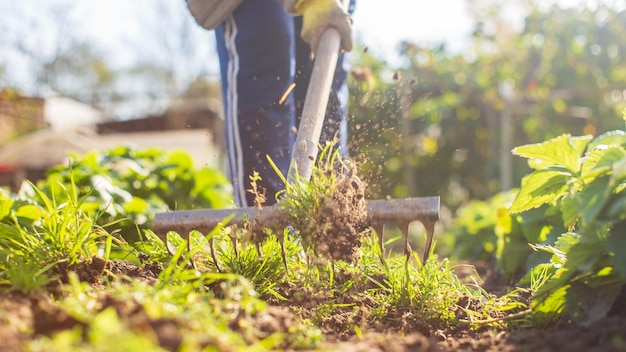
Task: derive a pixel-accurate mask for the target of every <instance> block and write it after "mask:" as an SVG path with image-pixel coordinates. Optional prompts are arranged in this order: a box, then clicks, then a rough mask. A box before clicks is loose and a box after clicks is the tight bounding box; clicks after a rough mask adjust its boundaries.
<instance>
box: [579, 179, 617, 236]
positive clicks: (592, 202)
mask: <svg viewBox="0 0 626 352" xmlns="http://www.w3.org/2000/svg"><path fill="white" fill-rule="evenodd" d="M609 181H610V178H609V177H601V178H597V179H595V180H594V181H593V182H591V183H590V184H588V185H587V187H585V188H583V190H582V191H580V192H578V193H577V197H576V204H577V207H576V208H577V211H578V215H579V218H580V221H581V226H586V225H587V224H589V223H591V222H592V221H594V220H595V218H596V217H597V216H598V214H599V213H600V211H601V210H602V209H603V208H604V205H605V204H606V202H607V200H608V199H609V196H610V188H609Z"/></svg>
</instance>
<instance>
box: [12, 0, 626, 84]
mask: <svg viewBox="0 0 626 352" xmlns="http://www.w3.org/2000/svg"><path fill="white" fill-rule="evenodd" d="M554 1H557V2H559V3H561V4H565V5H568V6H575V5H576V4H578V3H580V2H586V3H594V2H601V1H602V0H544V1H543V2H542V4H543V3H546V4H547V3H551V2H554ZM605 1H606V2H614V3H615V2H616V1H617V3H619V2H620V1H621V2H623V1H624V0H605ZM57 3H64V4H69V5H67V12H68V18H69V19H70V20H71V21H72V26H71V27H70V28H69V29H68V30H70V31H72V33H71V34H72V35H74V36H77V37H79V38H82V39H85V40H87V41H89V42H91V43H93V44H94V45H95V46H96V47H98V48H99V49H100V50H101V51H103V52H104V53H105V54H106V55H107V59H108V60H109V61H110V63H111V64H112V65H113V66H120V67H122V66H132V64H133V63H132V62H131V61H132V60H137V57H136V52H135V53H134V54H135V56H133V55H130V54H131V52H133V50H129V48H131V49H136V48H137V47H140V48H142V50H143V48H144V47H145V52H146V55H151V53H150V48H149V45H150V42H152V41H157V40H163V39H162V38H163V37H164V33H166V31H167V23H168V21H170V20H172V18H174V17H177V18H181V17H180V16H187V17H188V18H189V14H188V12H187V11H186V5H185V3H184V0H171V2H170V3H168V4H169V6H170V12H168V16H170V17H172V18H164V19H162V22H163V25H162V26H161V27H162V28H159V26H158V25H157V26H156V27H155V30H154V31H153V32H146V31H145V28H142V27H141V25H140V24H141V23H144V22H145V19H146V16H148V14H149V13H150V14H153V13H154V12H153V11H152V12H151V11H145V9H147V8H149V7H150V6H154V4H155V1H154V0H132V1H130V0H107V1H101V0H80V1H72V0H46V1H45V2H44V3H42V2H41V0H21V1H8V0H6V1H0V13H2V14H5V16H6V14H8V13H22V14H24V13H26V14H28V16H29V17H32V21H33V22H32V23H31V22H26V23H21V22H18V23H15V22H16V21H21V20H20V19H19V17H23V16H15V17H16V18H11V17H10V16H6V17H5V18H3V19H2V20H0V33H2V32H5V33H6V32H7V31H6V30H4V27H6V26H9V25H11V23H12V25H13V27H18V28H20V27H21V28H22V30H21V32H20V34H19V35H20V38H22V37H24V38H25V39H24V40H25V41H29V40H30V41H31V42H32V43H33V44H31V46H32V47H35V48H37V47H38V46H41V47H42V48H45V47H46V45H48V44H47V42H48V41H47V40H46V38H47V36H49V35H51V33H48V29H47V28H46V16H48V17H50V15H49V14H46V11H47V10H49V9H50V8H52V7H53V6H54V4H57ZM505 3H506V4H508V3H509V2H505ZM507 6H508V5H507ZM506 15H507V16H508V17H509V18H510V21H511V23H512V24H513V25H514V26H516V25H517V26H520V25H521V23H517V24H516V21H518V22H519V20H520V19H521V18H519V15H517V16H516V12H515V9H513V8H510V6H509V9H508V14H506ZM12 21H13V22H12ZM142 21H144V22H142ZM152 21H154V19H152ZM157 21H159V19H157ZM3 22H4V24H3ZM471 30H472V22H471V19H470V16H469V15H468V8H467V0H437V1H426V0H357V5H356V10H355V14H354V36H355V38H356V42H357V43H359V44H361V45H364V46H366V47H367V48H368V50H369V51H370V52H371V53H372V54H373V55H374V56H376V57H380V58H384V59H386V60H387V61H388V63H390V64H391V65H392V66H394V65H395V64H397V61H396V60H397V52H398V50H397V45H398V43H400V42H401V41H403V40H408V41H412V42H414V43H416V44H418V45H423V46H432V45H435V44H439V43H442V42H443V43H445V44H446V47H447V49H448V50H449V51H450V52H462V51H464V50H465V49H466V48H467V43H468V38H469V35H470V32H471ZM192 34H193V35H194V38H197V39H194V40H196V42H195V43H197V45H199V46H201V47H202V48H203V50H206V51H207V52H208V53H209V54H210V53H213V55H212V56H211V55H208V57H210V59H208V60H207V59H205V61H208V62H206V65H207V70H208V71H209V72H210V73H213V74H217V59H216V56H215V54H214V51H215V49H214V42H213V34H212V33H210V32H209V31H206V30H203V29H201V28H200V27H197V28H196V29H195V33H192ZM1 41H2V35H0V44H1ZM194 45H195V44H194ZM48 49H49V48H48ZM7 56H8V54H6V53H4V52H0V65H4V66H5V67H7V66H8V67H10V69H9V70H6V71H7V73H5V75H8V77H9V79H8V81H9V83H11V82H17V83H19V82H20V80H23V79H24V77H25V75H27V72H28V68H27V67H25V64H24V63H23V62H22V60H20V58H19V57H7ZM5 79H6V78H5ZM0 83H1V82H0Z"/></svg>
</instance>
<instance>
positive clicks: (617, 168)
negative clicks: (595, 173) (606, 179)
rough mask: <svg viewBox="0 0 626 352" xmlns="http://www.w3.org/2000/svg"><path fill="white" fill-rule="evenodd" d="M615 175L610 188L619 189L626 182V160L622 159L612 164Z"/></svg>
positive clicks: (612, 177)
mask: <svg viewBox="0 0 626 352" xmlns="http://www.w3.org/2000/svg"><path fill="white" fill-rule="evenodd" d="M612 167H613V175H612V176H611V182H610V187H611V188H613V187H617V186H618V185H619V184H620V183H622V182H623V181H624V180H626V158H622V159H620V160H618V161H616V162H614V163H613V164H612Z"/></svg>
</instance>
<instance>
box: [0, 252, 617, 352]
mask: <svg viewBox="0 0 626 352" xmlns="http://www.w3.org/2000/svg"><path fill="white" fill-rule="evenodd" d="M104 268H107V269H108V270H109V271H110V272H111V273H115V274H121V275H120V276H122V275H126V276H129V277H133V278H137V279H140V280H146V281H148V282H152V281H154V280H155V278H156V276H157V275H158V268H156V267H149V266H148V267H139V266H135V265H133V264H128V263H126V262H121V261H109V262H104V261H102V260H97V259H96V260H92V261H91V262H90V263H88V264H83V265H80V266H78V267H76V268H73V271H76V272H77V273H78V274H79V277H80V278H81V279H82V280H85V281H87V282H90V283H91V284H93V285H95V286H98V285H102V280H101V274H102V272H103V269H104ZM477 268H478V269H477V270H478V271H483V272H482V273H481V274H482V275H485V277H484V278H485V284H486V286H490V287H491V288H490V290H493V291H502V290H505V289H506V287H505V286H497V285H494V284H497V282H498V279H497V278H496V279H495V280H492V281H490V280H491V276H494V277H496V276H497V275H494V274H492V273H491V272H489V270H485V266H484V265H482V269H481V266H477ZM459 274H460V275H463V273H459ZM307 296H308V297H306V296H305V297H304V298H302V297H301V298H300V299H295V300H288V302H289V304H290V305H287V306H286V305H285V304H283V305H282V306H278V305H272V304H270V305H269V306H268V309H267V311H266V312H264V313H260V314H257V315H255V316H253V317H251V321H250V324H252V325H256V327H257V328H258V330H259V331H264V332H266V333H267V334H268V335H269V334H271V333H273V332H276V331H285V330H286V329H287V328H288V327H289V326H291V325H293V324H295V323H296V322H297V320H298V316H299V315H300V316H303V315H304V316H306V314H307V308H312V307H314V306H315V304H316V301H317V299H316V297H315V295H314V294H311V295H307ZM102 300H103V309H104V308H106V307H111V306H112V307H115V309H116V310H117V312H118V314H119V315H120V316H124V317H126V318H128V322H129V324H130V325H131V328H139V327H141V328H142V329H146V327H149V328H151V329H152V330H153V331H154V332H155V333H156V335H157V336H158V338H159V343H160V344H161V346H163V347H164V348H166V349H168V350H176V349H177V347H178V346H179V344H180V342H181V341H182V336H181V333H180V332H179V330H178V323H179V322H177V321H176V320H166V319H160V320H153V319H151V318H150V317H149V316H148V315H147V314H146V313H145V312H144V311H143V309H142V308H141V307H140V306H138V305H135V304H133V303H131V302H120V301H118V300H115V299H114V298H113V297H102ZM370 303H373V302H362V308H363V309H367V305H368V304H370ZM0 311H1V312H2V317H1V318H0V341H2V347H1V348H0V350H2V351H6V352H11V351H22V350H23V349H22V347H23V344H24V342H26V341H28V340H30V339H32V338H33V337H34V336H37V335H52V334H54V333H55V332H59V331H61V330H65V329H69V328H72V327H73V326H75V325H77V324H81V323H80V322H79V321H77V320H76V319H74V318H72V317H71V316H69V315H68V314H67V313H65V312H63V311H62V310H60V309H59V308H57V307H55V306H54V305H53V304H52V301H51V299H50V298H49V297H48V296H44V295H41V294H31V295H21V294H11V293H3V294H1V295H0ZM624 313H625V312H624V310H621V311H614V312H613V313H612V314H610V315H609V316H608V317H607V318H605V319H602V320H600V321H598V322H596V323H594V324H593V325H591V326H588V327H580V326H576V325H575V324H574V323H572V322H570V321H567V320H563V321H559V322H557V323H553V324H551V325H550V326H546V327H542V328H532V329H519V330H515V331H511V332H504V331H500V332H498V331H490V330H483V331H471V330H468V329H467V328H466V327H458V328H450V329H447V330H442V329H437V328H434V327H432V326H430V325H429V324H428V323H426V322H424V321H420V320H419V319H417V318H416V317H415V316H413V315H411V314H409V313H407V312H402V311H401V310H397V311H393V310H391V311H389V314H388V316H387V317H384V319H383V320H382V321H378V322H376V323H375V324H368V322H366V321H360V322H355V321H354V318H352V317H353V315H350V314H347V312H345V313H344V312H342V311H341V310H339V311H337V312H335V313H334V314H332V315H330V316H329V317H328V318H327V319H326V321H324V322H323V323H322V324H321V326H320V328H321V329H322V332H323V333H324V336H325V342H324V343H323V345H322V346H321V348H320V350H341V351H343V352H348V351H624V350H626V314H624ZM355 324H358V325H359V326H361V328H362V332H363V336H361V337H360V338H358V337H357V336H355V335H351V334H347V333H345V331H351V329H350V328H349V327H352V326H354V325H355ZM24 331H32V332H33V334H32V335H31V334H27V333H25V332H24Z"/></svg>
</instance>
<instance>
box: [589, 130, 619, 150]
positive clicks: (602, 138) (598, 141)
mask: <svg viewBox="0 0 626 352" xmlns="http://www.w3.org/2000/svg"><path fill="white" fill-rule="evenodd" d="M600 145H607V146H616V145H622V146H626V133H624V131H622V130H614V131H609V132H607V133H604V134H602V135H599V136H598V137H596V138H594V139H593V140H592V141H591V142H589V146H588V149H589V150H591V149H595V148H596V147H598V146H600Z"/></svg>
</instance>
